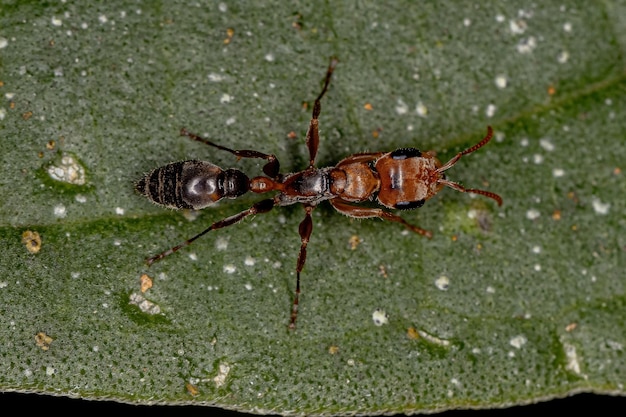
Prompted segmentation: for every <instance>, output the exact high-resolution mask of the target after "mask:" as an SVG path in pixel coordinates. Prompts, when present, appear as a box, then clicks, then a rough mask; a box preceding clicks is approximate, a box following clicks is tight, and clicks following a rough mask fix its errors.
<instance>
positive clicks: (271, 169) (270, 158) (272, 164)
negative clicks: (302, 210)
mask: <svg viewBox="0 0 626 417" xmlns="http://www.w3.org/2000/svg"><path fill="white" fill-rule="evenodd" d="M180 135H181V136H187V137H188V138H190V139H192V140H195V141H198V142H202V143H204V144H205V145H209V146H213V147H214V148H217V149H221V150H223V151H226V152H230V153H232V154H233V155H235V156H236V157H237V159H241V158H259V159H265V160H267V163H266V164H265V165H264V166H263V172H264V173H265V175H267V176H268V177H271V178H274V179H276V178H277V177H278V171H279V170H280V164H279V162H278V159H276V155H273V154H265V153H263V152H259V151H253V150H249V149H243V150H237V149H230V148H227V147H225V146H221V145H218V144H217V143H213V142H211V141H210V140H208V139H204V138H203V137H200V136H198V135H196V134H195V133H191V132H189V131H188V130H187V129H185V128H184V127H183V128H182V129H180Z"/></svg>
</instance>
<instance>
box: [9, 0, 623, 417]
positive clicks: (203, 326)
mask: <svg viewBox="0 0 626 417" xmlns="http://www.w3.org/2000/svg"><path fill="white" fill-rule="evenodd" d="M88 3H91V2H78V3H70V2H68V3H65V2H59V3H39V2H11V1H3V2H2V4H1V5H0V7H1V10H2V12H1V14H0V47H1V49H0V81H1V82H2V84H1V85H2V86H1V87H0V91H1V92H2V97H3V101H2V103H1V104H0V135H1V137H2V140H3V144H4V146H3V152H2V164H1V165H0V178H2V180H0V191H1V192H2V194H3V198H2V201H1V202H0V204H1V210H0V242H1V243H2V247H3V248H4V251H3V254H2V256H1V257H0V323H2V325H1V326H0V340H2V343H1V344H0V357H1V358H2V360H1V361H0V367H1V368H0V371H1V372H0V389H1V390H3V391H21V392H36V393H48V394H57V395H65V396H75V397H81V398H88V399H110V400H115V401H121V402H132V403H168V404H174V403H177V404H180V403H191V404H202V405H217V406H219V407H223V408H227V409H237V410H243V411H249V412H257V413H262V412H271V413H278V414H285V415H286V414H296V413H299V414H355V413H359V414H378V413H383V412H385V413H395V412H397V413H413V412H431V411H437V410H443V409H451V408H470V407H471V408H476V407H478V408H490V407H501V406H504V405H513V404H522V403H528V402H535V401H540V400H545V399H548V398H553V397H561V396H565V395H568V394H572V393H576V392H582V391H586V392H596V393H610V394H617V395H624V394H625V391H624V375H625V373H626V363H625V355H624V346H625V344H626V327H625V326H626V308H625V305H626V288H625V287H626V281H625V280H624V274H623V271H624V269H625V268H626V256H625V253H626V238H625V237H624V236H626V221H625V216H624V213H626V207H625V204H626V199H624V195H626V181H625V179H624V173H623V169H624V166H623V164H624V161H625V160H626V138H625V136H624V132H626V121H625V118H624V114H626V77H625V71H624V68H625V65H624V59H623V55H624V46H625V45H626V36H625V35H624V34H625V33H626V27H625V26H626V25H625V23H626V19H625V18H624V16H626V4H625V3H624V2H623V1H605V2H586V3H581V2H567V1H565V2H564V1H558V2H555V1H544V2H540V3H538V4H529V3H527V2H521V1H520V2H495V1H494V2H479V3H475V2H471V3H470V2H452V1H441V2H403V3H395V4H392V5H389V4H385V5H383V4H382V3H379V2H347V1H346V2H332V3H326V2H313V3H311V2H303V3H289V6H287V7H285V4H284V2H273V3H272V2H269V1H265V2H263V3H260V2H249V3H248V2H244V3H237V4H229V3H226V2H224V3H221V4H218V3H209V4H197V3H193V2H192V3H183V2H162V3H147V4H138V3H136V2H125V1H111V2H107V3H106V4H104V3H103V4H88ZM331 56H336V57H338V58H339V65H338V66H337V68H336V70H335V74H334V75H333V80H332V82H331V85H330V89H329V91H328V93H327V94H326V96H325V97H324V99H323V101H322V112H321V116H320V131H321V144H320V150H319V154H318V166H320V167H323V166H332V165H333V164H336V163H337V162H338V161H339V160H341V159H343V158H344V157H346V156H348V155H350V154H353V153H358V152H365V151H370V152H371V151H392V150H394V149H397V148H402V147H418V148H420V149H422V150H427V149H434V150H436V151H437V152H438V154H439V157H440V159H441V160H443V161H446V160H448V159H449V158H451V157H452V156H454V155H455V154H456V153H457V152H459V151H460V150H462V149H465V148H467V147H469V146H472V145H473V144H475V143H477V142H478V141H479V140H480V138H482V137H483V136H484V135H485V133H486V126H487V125H492V126H493V127H494V129H495V132H496V133H495V139H494V140H493V141H492V142H491V143H489V144H488V145H487V146H486V147H485V148H482V149H480V150H479V151H477V152H476V153H473V154H471V155H467V156H465V157H463V158H462V159H461V160H460V161H459V163H458V164H457V165H456V166H455V167H454V168H453V169H451V170H450V171H448V174H449V178H450V179H451V180H452V181H458V182H460V183H462V184H463V185H464V186H466V187H468V188H474V187H475V188H481V189H488V190H490V191H494V192H497V193H499V194H500V195H502V197H503V199H504V205H503V206H502V207H497V206H496V204H494V202H493V201H491V200H488V199H486V198H483V197H481V196H477V197H476V198H472V197H473V196H470V195H468V194H462V193H458V192H455V191H454V190H451V189H448V188H446V189H444V190H442V191H441V193H440V194H439V195H438V196H436V197H435V198H433V199H432V200H430V201H428V202H427V204H426V205H425V206H424V207H423V208H421V209H419V210H415V211H408V212H403V213H401V214H402V217H403V218H404V219H406V220H407V221H408V222H410V223H412V224H415V225H418V226H420V227H423V228H425V229H428V230H432V231H433V232H434V237H433V239H431V240H429V239H426V238H423V237H421V236H418V235H415V234H412V233H407V232H406V231H405V230H404V229H403V228H402V227H401V226H399V225H397V224H393V223H390V224H389V223H387V222H381V221H378V220H363V221H356V220H353V219H349V218H347V217H345V216H341V215H339V214H337V213H335V212H334V211H333V210H332V209H331V208H330V207H329V206H328V205H327V204H326V203H324V204H321V205H320V207H319V208H318V209H317V210H315V211H314V214H313V219H314V230H313V235H312V237H311V241H310V243H309V245H308V258H307V263H306V266H305V269H304V271H303V274H302V298H301V300H300V312H299V316H298V328H297V330H296V331H288V329H287V325H288V323H289V311H290V308H291V303H292V298H293V293H294V290H295V266H296V258H297V255H298V251H299V248H300V237H299V235H298V232H297V230H298V224H299V223H300V221H301V220H302V219H303V215H304V212H303V211H302V210H301V209H299V208H296V207H295V206H294V207H286V208H280V209H275V210H272V211H271V212H269V213H267V214H263V215H257V216H255V217H254V218H250V219H246V220H245V221H244V222H243V223H242V224H239V225H236V226H232V227H228V228H226V229H222V230H218V231H216V232H211V233H209V235H207V236H206V237H203V238H202V239H199V240H198V241H197V242H195V243H194V244H193V245H191V246H190V247H187V248H184V249H181V250H180V251H179V252H178V253H176V254H174V255H171V256H168V257H167V258H165V259H163V260H162V261H160V262H158V263H156V264H154V265H153V266H151V267H150V268H148V267H147V266H146V265H145V263H144V259H145V258H146V257H148V256H151V255H154V254H157V253H159V252H161V251H163V250H166V249H167V248H169V247H171V246H173V245H176V244H178V243H181V242H183V241H184V240H186V239H187V238H189V237H191V236H193V235H195V234H196V233H199V232H200V231H202V230H203V229H204V228H206V227H207V226H208V225H209V224H211V223H212V222H214V221H217V220H219V219H222V218H224V217H227V216H230V215H233V214H235V213H238V212H239V211H241V210H244V209H246V208H247V207H249V206H251V205H252V204H254V203H255V202H256V201H259V200H260V199H261V198H262V197H260V196H255V195H246V196H244V197H242V198H240V199H237V200H235V201H225V202H223V203H220V204H218V205H216V206H215V207H212V208H209V209H206V210H203V211H202V212H200V213H198V216H197V218H196V217H195V216H193V215H191V214H189V213H187V214H185V213H182V212H175V211H171V210H165V209H161V208H159V207H157V206H154V205H152V204H150V202H148V201H147V200H146V199H145V198H143V197H141V196H139V195H137V194H136V193H134V192H133V183H134V181H136V180H138V179H139V178H140V177H141V176H142V175H143V174H144V173H146V172H148V171H150V170H152V169H154V168H156V167H158V166H162V165H164V164H166V163H168V162H172V161H178V160H185V159H201V160H210V161H211V162H213V163H216V164H218V165H220V166H222V167H224V168H229V167H237V168H239V169H241V170H243V171H245V172H246V173H248V174H249V175H251V176H254V175H261V172H262V171H261V167H262V163H260V162H258V161H255V160H242V161H239V162H237V161H236V160H235V158H234V157H233V156H232V155H230V154H228V153H226V152H220V151H218V150H215V149H212V148H209V147H206V146H204V145H202V144H200V143H195V142H192V141H190V140H188V139H185V138H181V137H179V136H178V132H179V130H180V128H181V127H183V126H184V127H187V128H188V129H189V130H190V131H192V132H197V133H198V134H202V135H206V136H207V137H209V138H211V140H213V141H215V142H217V143H220V144H222V145H224V146H228V147H231V148H233V149H256V150H259V151H261V152H267V153H274V154H276V155H277V157H278V159H279V160H280V161H281V164H282V170H283V172H290V171H291V172H293V171H297V170H301V169H303V168H304V167H305V166H306V164H307V163H308V155H307V151H306V146H305V144H304V136H305V133H306V129H307V127H308V123H309V119H310V110H311V104H312V102H313V100H314V98H315V97H316V95H317V94H318V93H319V91H320V89H321V85H322V84H321V83H322V81H323V77H324V74H325V70H326V67H327V65H328V61H329V58H330V57H331ZM304 102H306V103H308V107H305V106H303V103H304ZM368 105H369V106H368ZM290 132H293V133H295V136H296V138H295V139H292V138H291V136H293V135H290ZM25 232H37V233H38V234H39V236H40V238H41V245H40V246H39V245H38V243H37V241H36V238H35V237H33V235H32V234H30V235H27V236H26V241H27V243H24V242H23V234H24V233H25ZM33 239H34V241H35V243H33ZM31 252H37V253H31ZM144 274H147V275H148V276H149V277H150V278H151V280H152V284H153V285H152V287H151V288H150V289H147V290H146V291H145V292H142V291H141V286H140V279H141V278H140V277H141V276H142V275H144ZM377 310H382V311H384V313H385V314H386V315H387V316H388V322H387V323H386V324H383V325H381V326H376V325H375V323H374V320H373V319H372V317H373V314H374V312H375V311H377Z"/></svg>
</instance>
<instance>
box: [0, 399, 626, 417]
mask: <svg viewBox="0 0 626 417" xmlns="http://www.w3.org/2000/svg"><path fill="white" fill-rule="evenodd" d="M0 407H1V408H2V409H3V410H5V411H8V410H11V411H18V410H24V411H26V410H28V411H33V412H39V413H44V414H49V413H51V412H54V411H64V412H77V413H96V412H97V413H104V414H109V413H118V412H119V413H128V414H130V413H137V412H139V413H143V412H145V413H150V415H151V416H152V417H154V416H165V415H171V414H172V413H176V415H177V416H207V415H210V416H224V417H250V416H253V415H252V414H242V413H237V412H234V411H225V410H221V409H219V408H212V407H202V406H147V405H131V404H120V403H115V402H111V401H85V400H76V399H71V398H65V397H52V396H48V395H37V394H19V393H0ZM625 410H626V397H611V396H604V395H595V394H578V395H574V396H572V397H568V398H563V399H558V400H552V401H547V402H543V403H539V404H532V405H526V406H517V407H510V408H503V409H495V410H453V411H446V412H444V413H440V414H437V416H438V417H478V416H480V417H501V416H507V417H516V416H529V415H557V414H567V413H574V412H577V413H581V414H582V413H584V414H591V413H594V414H597V415H600V416H611V415H625V414H624V413H625V412H626V411H625ZM398 417H400V416H398Z"/></svg>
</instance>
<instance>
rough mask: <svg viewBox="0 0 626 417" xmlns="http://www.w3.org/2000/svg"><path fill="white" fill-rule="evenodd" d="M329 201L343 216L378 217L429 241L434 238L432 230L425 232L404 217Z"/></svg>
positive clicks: (343, 201) (339, 201) (333, 200)
mask: <svg viewBox="0 0 626 417" xmlns="http://www.w3.org/2000/svg"><path fill="white" fill-rule="evenodd" d="M329 201H330V204H331V205H332V206H333V207H334V208H335V210H337V211H338V212H339V213H341V214H345V215H346V216H348V217H354V218H356V219H368V218H372V217H378V218H379V219H383V220H390V221H392V222H396V223H401V224H402V225H404V227H406V228H407V229H409V230H410V231H412V232H414V233H417V234H420V235H422V236H426V237H427V238H429V239H430V238H432V237H433V233H432V232H431V231H430V230H425V229H422V228H420V227H417V226H413V225H412V224H411V223H408V222H407V221H406V220H404V219H403V218H402V217H400V216H398V215H395V214H393V213H390V212H388V211H385V210H382V209H379V208H372V207H360V206H355V205H352V204H349V203H348V202H347V201H345V200H342V199H340V198H333V199H332V200H329Z"/></svg>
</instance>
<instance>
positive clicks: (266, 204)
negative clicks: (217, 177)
mask: <svg viewBox="0 0 626 417" xmlns="http://www.w3.org/2000/svg"><path fill="white" fill-rule="evenodd" d="M275 205H276V200H275V199H273V198H268V199H267V200H262V201H259V202H258V203H256V204H254V205H253V206H252V207H250V208H249V209H247V210H244V211H242V212H241V213H238V214H235V215H234V216H230V217H226V218H225V219H222V220H220V221H217V222H215V223H213V224H212V225H211V226H209V227H208V228H206V229H205V230H203V231H202V232H200V233H198V234H197V235H195V236H194V237H192V238H191V239H187V240H186V241H184V242H183V243H181V244H180V245H177V246H174V247H173V248H171V249H168V250H166V251H164V252H161V253H159V254H158V255H155V256H152V257H150V258H148V259H146V263H147V264H148V266H150V265H152V264H153V263H155V262H157V261H160V260H161V259H163V258H165V257H166V256H168V255H171V254H172V253H174V252H176V251H178V250H179V249H181V248H184V247H185V246H189V245H190V244H191V243H192V242H193V241H195V240H196V239H198V238H200V237H202V236H204V235H206V234H207V233H209V232H210V231H211V230H217V229H221V228H223V227H227V226H231V225H233V224H235V223H239V222H240V221H242V220H243V219H245V218H246V217H248V216H250V215H251V214H257V213H267V212H268V211H270V210H271V209H272V208H273V207H274V206H275Z"/></svg>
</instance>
